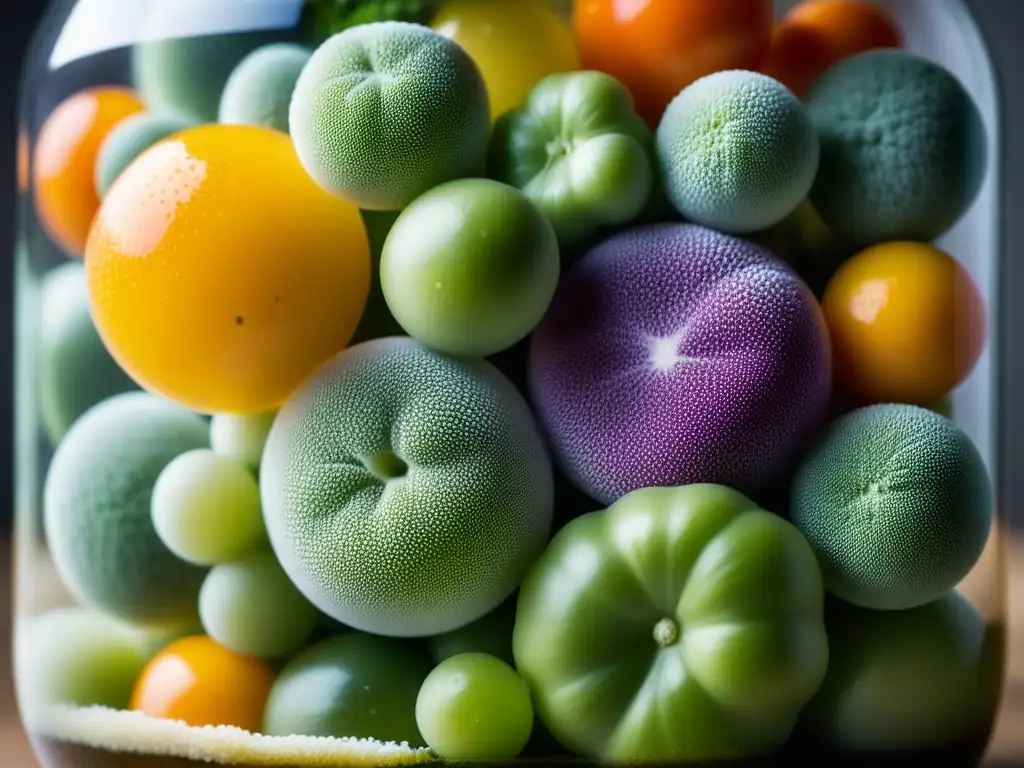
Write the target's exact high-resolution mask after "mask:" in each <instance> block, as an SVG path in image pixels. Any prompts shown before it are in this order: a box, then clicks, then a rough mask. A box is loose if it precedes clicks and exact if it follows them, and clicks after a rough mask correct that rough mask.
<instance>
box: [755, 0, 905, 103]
mask: <svg viewBox="0 0 1024 768" xmlns="http://www.w3.org/2000/svg"><path fill="white" fill-rule="evenodd" d="M902 44H903V33H902V31H901V30H900V28H899V25H897V23H896V21H895V19H893V17H892V16H891V15H890V14H889V12H888V11H887V10H886V9H885V8H883V7H882V6H881V5H879V4H877V3H876V2H873V1H872V0H812V1H811V2H798V3H797V5H796V6H794V7H793V9H792V10H791V11H790V12H789V13H787V14H786V16H785V18H783V19H782V21H781V22H780V23H778V24H776V25H775V28H774V29H773V30H772V43H771V48H770V49H769V51H768V58H767V60H766V61H765V63H764V66H763V67H762V71H763V72H764V73H765V74H766V75H769V76H771V77H774V78H775V79H776V80H779V81H780V82H782V83H783V84H784V85H785V86H786V87H787V88H789V89H790V90H791V91H793V93H795V94H796V95H797V96H799V97H803V96H804V94H805V93H806V92H807V89H808V88H810V87H811V85H812V84H813V83H814V81H815V80H817V79H818V78H819V77H820V76H821V75H822V74H823V73H825V72H827V71H828V69H829V68H830V67H833V66H835V65H836V64H838V63H839V62H840V61H842V60H844V59H848V58H849V57H851V56H855V55H856V54H858V53H863V52H864V51H870V50H874V49H876V48H899V47H901V45H902Z"/></svg>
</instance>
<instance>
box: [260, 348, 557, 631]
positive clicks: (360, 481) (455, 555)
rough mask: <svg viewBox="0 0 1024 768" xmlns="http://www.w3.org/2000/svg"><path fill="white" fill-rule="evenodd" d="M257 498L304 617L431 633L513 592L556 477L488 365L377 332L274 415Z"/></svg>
mask: <svg viewBox="0 0 1024 768" xmlns="http://www.w3.org/2000/svg"><path fill="white" fill-rule="evenodd" d="M260 492H261V496H262V501H263V514H264V519H265V521H266V526H267V531H268V534H269V537H270V541H271V544H272V546H273V549H274V551H275V553H276V554H277V555H278V557H279V558H280V561H281V564H282V566H283V567H284V569H285V571H286V573H288V575H289V576H290V577H291V579H292V581H293V582H294V583H295V585H296V586H297V587H298V588H299V589H300V591H302V593H303V594H304V595H305V596H306V597H307V599H309V600H310V601H311V602H312V603H313V604H314V605H315V606H316V607H317V608H319V609H320V610H321V611H323V612H324V613H326V614H328V615H329V616H332V617H333V618H334V619H336V620H338V621H340V622H342V623H344V624H345V625H347V626H350V627H352V628H354V629H358V630H362V631H364V632H371V633H373V634H377V635H391V636H396V637H428V636H431V635H436V634H440V633H442V632H449V631H451V630H453V629H458V628H459V627H462V626H465V625H466V624H468V623H470V622H472V621H475V620H476V619H478V618H480V617H482V616H484V615H485V614H487V613H488V612H490V611H491V610H493V609H494V608H496V607H497V606H498V605H499V604H501V603H502V602H503V601H504V600H506V599H507V598H508V597H509V596H510V595H511V594H512V593H513V592H514V591H515V588H516V587H517V586H518V584H519V582H520V581H521V580H522V578H523V576H524V575H525V573H526V571H527V569H528V568H529V566H530V565H531V564H532V563H533V561H534V559H535V558H536V557H537V556H538V555H539V554H540V552H541V551H542V550H543V548H544V545H545V543H546V542H547V538H548V535H549V531H550V528H551V514H552V503H553V479H552V470H551V464H550V459H549V458H548V455H547V452H546V449H545V447H544V443H543V438H542V437H541V434H540V431H539V429H538V428H537V426H536V423H535V422H534V421H533V417H532V416H531V414H530V411H529V408H528V406H527V403H526V401H525V400H524V399H523V397H522V395H520V394H519V393H518V392H517V391H516V390H515V388H514V387H513V386H512V384H511V382H509V381H508V379H506V378H505V377H504V376H502V375H501V373H499V372H498V370H497V369H496V368H494V367H493V366H492V365H490V364H489V363H487V362H485V361H483V360H480V359H474V358H454V357H450V356H447V355H442V354H440V353H437V352H434V351H432V350H430V349H428V348H426V347H424V346H423V345H422V344H419V343H418V342H415V341H413V340H412V339H409V338H407V337H389V338H386V339H376V340H374V341H368V342H363V343H362V344H360V345H358V346H356V347H351V348H349V349H348V350H346V351H345V352H343V353H341V354H340V355H338V356H337V357H335V358H334V359H332V360H330V361H328V362H326V363H325V364H324V365H323V366H322V367H321V368H320V370H319V371H318V372H316V373H314V374H313V375H312V376H311V377H310V378H309V379H308V380H307V382H306V383H305V384H304V385H303V386H302V387H300V388H299V389H298V390H296V391H295V392H294V393H293V394H292V396H291V397H290V398H289V400H288V401H287V402H286V403H285V404H284V405H283V406H282V408H281V411H280V413H279V414H278V417H277V419H275V421H274V426H273V428H272V429H271V432H270V437H269V438H268V440H267V446H266V449H265V452H264V456H263V461H262V464H261V468H260Z"/></svg>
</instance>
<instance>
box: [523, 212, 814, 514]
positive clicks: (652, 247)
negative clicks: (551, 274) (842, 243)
mask: <svg viewBox="0 0 1024 768" xmlns="http://www.w3.org/2000/svg"><path fill="white" fill-rule="evenodd" d="M829 357H830V355H829V347H828V335H827V331H826V328H825V324H824V320H823V318H822V315H821V310H820V308H819V307H818V304H817V302H816V301H815V300H814V297H813V296H812V294H811V293H810V291H809V290H808V289H807V287H806V286H805V285H804V284H803V283H802V282H801V281H800V280H799V278H797V277H796V275H795V274H794V273H793V272H792V271H791V270H790V269H789V268H788V267H787V266H786V265H785V264H783V263H782V262H781V261H779V260H778V259H777V258H776V257H775V256H774V255H772V254H771V253H770V252H768V251H766V250H764V249H762V248H759V247H757V246H755V245H753V244H752V243H749V242H747V241H745V240H741V239H739V238H735V237H731V236H729V235H724V234H722V233H720V232H716V231H714V230H711V229H707V228H704V227H699V226H696V225H693V224H658V225H650V226H646V227H640V228H636V229H633V230H629V231H626V232H622V233H619V234H617V235H614V236H612V237H610V238H608V239H607V240H605V241H603V242H602V243H601V244H600V245H598V246H597V247H596V248H594V249H593V250H592V251H591V252H590V253H588V254H587V255H586V256H584V257H583V258H582V259H581V260H580V261H578V262H577V263H576V264H574V265H573V266H572V267H571V268H570V269H569V270H568V271H567V272H566V274H565V275H564V276H563V278H562V280H561V282H560V283H559V287H558V292H557V294H556V296H555V300H554V302H553V303H552V306H551V309H550V310H549V311H548V313H547V315H545V317H544V320H543V321H542V322H541V324H540V325H539V326H538V328H537V330H536V331H535V332H534V333H533V336H532V339H531V349H530V362H529V379H530V392H531V397H532V404H533V407H534V412H535V413H536V414H537V417H538V419H539V420H540V422H541V424H542V425H543V427H544V429H545V432H546V434H547V437H548V440H549V443H550V446H551V448H552V451H553V453H554V456H555V458H556V460H557V463H558V465H559V467H560V468H561V469H562V470H563V471H564V472H565V474H566V475H567V476H568V477H569V479H570V480H571V481H572V482H573V483H574V484H575V485H576V486H577V487H578V488H579V489H581V490H582V491H583V492H584V493H586V494H587V495H588V496H591V497H592V498H594V499H597V500H598V501H602V502H604V503H610V502H612V501H614V500H615V499H617V498H619V497H620V496H622V495H624V494H626V493H629V492H630V491H633V490H637V489H639V488H644V487H648V486H658V485H683V484H686V483H694V482H714V483H722V484H724V485H729V486H731V487H735V488H737V489H740V490H744V491H746V492H750V493H756V492H759V491H761V490H764V489H765V488H766V487H767V486H769V485H771V484H772V483H774V482H777V481H778V480H779V479H780V478H781V476H782V474H783V473H785V471H786V470H787V469H788V467H789V464H790V462H791V461H792V460H793V459H795V457H796V453H797V452H798V451H799V450H800V448H801V446H802V445H803V442H804V440H806V439H807V438H808V437H809V436H810V435H811V434H812V432H813V430H815V429H817V428H818V426H819V425H820V424H821V421H822V420H823V418H824V416H825V409H826V407H827V405H828V401H829V398H830V392H831V375H830V374H831V368H830V364H829Z"/></svg>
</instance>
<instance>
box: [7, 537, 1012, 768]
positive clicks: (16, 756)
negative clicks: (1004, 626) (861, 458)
mask: <svg viewBox="0 0 1024 768" xmlns="http://www.w3.org/2000/svg"><path fill="white" fill-rule="evenodd" d="M0 547H2V548H0V557H2V556H3V555H5V554H6V552H7V551H8V550H7V547H6V546H5V545H4V542H3V541H2V540H0ZM1012 550H1013V551H1012V553H1010V558H1009V560H1010V563H1011V580H1010V594H1009V601H1010V605H1011V613H1010V637H1009V641H1008V648H1009V658H1008V661H1007V670H1008V672H1007V680H1006V687H1005V689H1004V705H1003V711H1002V715H1001V717H1000V719H999V722H998V724H997V726H996V734H995V738H994V741H993V744H992V748H991V750H990V753H989V754H990V757H991V758H992V759H993V764H995V762H996V761H998V765H999V766H1009V765H1014V766H1017V765H1019V766H1022V768H1024V537H1022V538H1021V539H1020V540H1019V541H1018V542H1016V543H1015V544H1014V545H1013V547H1012ZM0 574H2V576H0V768H40V766H39V763H38V762H37V761H36V760H35V758H34V757H33V755H32V752H31V750H30V748H29V746H28V742H27V741H26V739H25V735H24V733H23V731H22V729H21V725H20V723H19V722H18V714H17V710H16V708H15V704H14V697H13V691H12V685H11V669H10V661H9V659H10V648H9V639H10V635H11V632H10V627H9V624H10V619H9V617H10V615H11V612H10V610H9V605H8V604H9V598H10V589H9V578H8V577H9V573H8V568H7V567H2V568H0Z"/></svg>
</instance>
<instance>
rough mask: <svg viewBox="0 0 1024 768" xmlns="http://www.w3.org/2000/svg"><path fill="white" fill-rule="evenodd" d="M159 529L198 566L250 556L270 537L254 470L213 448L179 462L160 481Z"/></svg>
mask: <svg viewBox="0 0 1024 768" xmlns="http://www.w3.org/2000/svg"><path fill="white" fill-rule="evenodd" d="M152 514H153V525H154V527H155V528H156V532H157V535H159V536H160V540H161V541H162V542H163V543H164V545H165V546H166V547H167V548H168V549H169V550H171V552H173V553H174V554H175V555H176V556H178V557H179V558H181V559H182V560H185V561H187V562H190V563H193V564H195V565H213V564H215V563H223V562H227V561H229V560H234V559H236V558H238V557H241V556H243V555H246V554H248V553H249V552H251V551H252V550H254V549H255V548H256V547H258V546H259V545H260V544H262V543H263V542H264V541H265V539H266V532H265V530H264V528H263V515H262V513H261V510H260V489H259V486H258V485H257V483H256V478H255V477H253V474H252V472H251V470H250V469H249V468H248V467H247V466H245V465H244V464H242V463H241V462H240V461H237V460H236V459H233V458H230V457H228V456H221V455H220V454H217V453H214V452H213V451H212V450H210V449H209V448H201V449H197V450H192V451H188V452H186V453H183V454H181V455H180V456H178V457H176V458H175V459H173V460H172V461H171V462H170V463H169V464H168V465H167V466H166V467H164V469H163V471H162V472H161V473H160V476H159V477H158V478H157V480H156V484H155V485H154V486H153V494H152Z"/></svg>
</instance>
